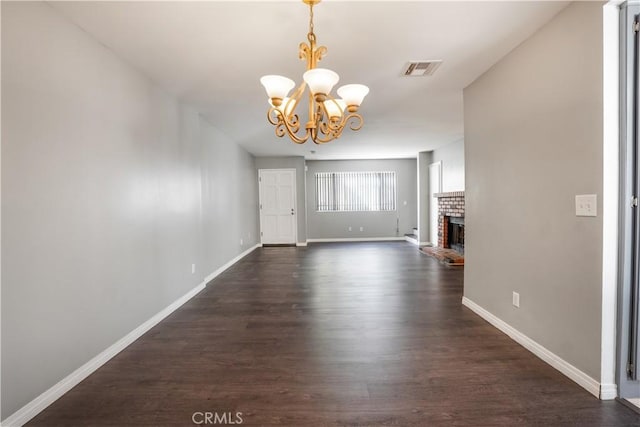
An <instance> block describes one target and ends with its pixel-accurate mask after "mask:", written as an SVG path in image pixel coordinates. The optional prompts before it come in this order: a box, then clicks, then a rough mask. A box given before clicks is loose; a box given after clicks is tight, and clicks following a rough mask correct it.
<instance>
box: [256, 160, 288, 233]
mask: <svg viewBox="0 0 640 427" xmlns="http://www.w3.org/2000/svg"><path fill="white" fill-rule="evenodd" d="M262 171H270V172H284V171H287V172H293V223H294V227H293V242H292V244H294V245H296V246H297V244H298V182H297V179H298V176H297V173H296V169H295V168H263V169H258V204H259V205H258V215H259V216H260V244H261V245H264V244H265V243H264V242H263V241H262V237H263V236H262V234H263V233H262V230H263V224H262V219H263V218H262ZM268 244H269V243H267V245H268Z"/></svg>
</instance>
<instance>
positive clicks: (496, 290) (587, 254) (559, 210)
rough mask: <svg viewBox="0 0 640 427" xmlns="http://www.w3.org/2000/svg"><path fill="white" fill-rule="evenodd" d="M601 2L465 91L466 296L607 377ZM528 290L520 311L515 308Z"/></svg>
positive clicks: (574, 13) (561, 17) (586, 5)
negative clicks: (585, 199)
mask: <svg viewBox="0 0 640 427" xmlns="http://www.w3.org/2000/svg"><path fill="white" fill-rule="evenodd" d="M602 66H603V61H602V4H601V3H600V2H576V3H572V4H571V5H569V6H568V7H567V8H566V9H564V10H563V11H561V12H560V13H559V14H558V15H557V16H556V17H555V18H554V19H553V20H551V21H550V22H549V23H548V24H547V25H545V26H544V27H543V28H541V29H540V30H539V31H538V32H537V33H535V34H534V35H533V36H532V37H531V38H530V39H528V40H526V41H525V42H524V43H522V44H521V45H520V46H519V47H518V48H516V49H515V50H513V51H512V52H511V53H510V54H508V55H507V56H506V57H505V58H503V59H502V60H501V61H499V62H498V63H497V64H495V65H494V66H493V67H492V68H491V69H490V70H489V71H487V72H486V73H485V74H484V75H483V76H481V77H480V78H478V79H477V80H476V81H475V82H473V83H472V84H471V85H470V86H469V87H467V88H466V89H465V91H464V105H465V111H464V121H465V163H466V178H465V179H466V189H465V190H466V191H465V195H466V220H465V224H466V239H465V240H466V242H465V243H466V246H465V278H464V282H465V289H464V295H465V297H467V298H469V299H470V300H472V301H473V302H475V303H477V304H478V305H480V306H481V307H483V308H484V309H486V310H487V311H489V312H490V313H492V314H493V315H495V316H497V317H498V318H500V319H502V320H503V321H504V322H506V323H507V324H509V325H510V326H512V327H513V328H515V329H517V330H518V331H520V332H521V333H523V334H524V335H526V336H528V337H529V338H531V339H533V340H534V341H536V342H537V343H539V344H541V345H542V346H544V347H545V348H547V349H548V350H550V351H551V352H553V353H555V354H556V355H557V356H559V357H561V358H562V359H564V360H565V361H566V362H568V363H570V364H571V365H573V366H574V367H576V368H578V369H579V370H581V371H582V372H584V373H586V374H587V375H588V376H590V377H591V378H592V379H597V380H599V379H600V333H601V308H602V307H601V301H602V300H601V293H602V217H601V216H598V217H596V218H590V217H576V216H575V199H574V197H575V195H576V194H597V195H598V197H599V199H598V212H602V204H601V196H602V180H603V177H602V162H603V154H602V131H603V126H602V115H603V114H602V113H603V100H602V68H603V67H602ZM513 291H516V292H519V293H520V308H515V307H514V306H513V305H512V304H511V298H512V292H513Z"/></svg>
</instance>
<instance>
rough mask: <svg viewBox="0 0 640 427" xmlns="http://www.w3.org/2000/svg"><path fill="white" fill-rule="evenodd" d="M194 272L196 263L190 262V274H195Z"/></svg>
mask: <svg viewBox="0 0 640 427" xmlns="http://www.w3.org/2000/svg"><path fill="white" fill-rule="evenodd" d="M195 273H196V265H195V264H191V274H195Z"/></svg>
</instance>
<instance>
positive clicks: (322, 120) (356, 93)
mask: <svg viewBox="0 0 640 427" xmlns="http://www.w3.org/2000/svg"><path fill="white" fill-rule="evenodd" d="M302 1H303V3H305V4H307V5H309V33H308V34H307V40H308V41H309V43H308V44H307V43H304V42H303V43H300V48H299V57H300V59H301V60H303V61H306V63H307V71H306V72H305V73H304V74H303V75H302V80H303V81H302V83H301V84H300V86H298V87H297V88H296V89H295V90H294V92H293V94H291V95H289V92H291V90H292V89H293V88H294V87H295V86H296V83H295V82H294V81H293V80H291V79H289V78H287V77H283V76H276V75H268V76H263V77H262V78H261V79H260V83H262V85H263V86H264V88H265V90H266V91H267V96H268V97H269V105H270V106H271V108H269V110H268V112H267V119H268V120H269V123H271V124H272V125H274V126H275V131H276V135H277V136H279V137H283V136H285V135H288V136H289V138H290V139H291V140H292V141H293V142H295V143H296V144H304V143H305V142H307V141H308V140H309V139H311V140H312V141H313V142H314V143H316V144H324V143H327V142H330V141H333V140H334V139H336V138H339V137H340V135H342V131H343V130H344V128H345V127H347V125H348V127H349V128H350V129H351V130H354V131H357V130H360V129H361V128H362V125H363V123H364V122H363V119H362V116H361V115H360V114H358V108H359V107H360V104H362V100H363V99H364V97H365V96H366V95H367V94H368V93H369V88H368V87H366V86H364V85H361V84H348V85H344V86H341V87H339V88H338V90H337V91H336V92H337V94H338V96H339V98H334V97H333V96H332V95H331V91H332V90H333V87H334V86H335V85H336V84H337V83H338V81H339V80H340V77H339V76H338V74H337V73H336V72H335V71H332V70H329V69H326V68H317V64H318V61H320V60H321V59H322V58H323V56H324V55H326V53H327V48H326V47H325V46H316V35H315V34H314V32H313V6H314V5H316V4H318V3H320V0H302ZM307 88H308V89H309V91H308V96H307V98H308V107H309V115H308V121H307V122H306V123H305V125H304V128H301V122H300V119H299V117H298V114H297V113H296V110H297V107H298V106H299V105H300V104H301V102H300V101H302V99H303V95H304V94H305V93H306V89H307ZM303 108H304V107H303Z"/></svg>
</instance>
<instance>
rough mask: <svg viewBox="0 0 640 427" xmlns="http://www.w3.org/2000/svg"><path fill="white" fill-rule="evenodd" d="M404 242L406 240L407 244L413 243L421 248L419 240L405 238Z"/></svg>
mask: <svg viewBox="0 0 640 427" xmlns="http://www.w3.org/2000/svg"><path fill="white" fill-rule="evenodd" d="M404 240H406V241H407V242H409V243H412V244H414V245H416V246H420V242H418V239H414V238H411V237H409V236H404Z"/></svg>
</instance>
